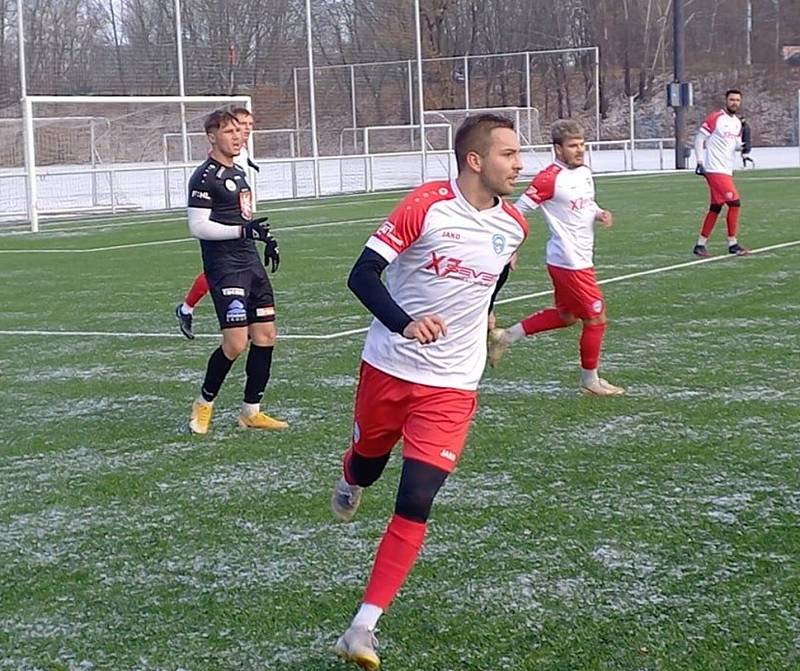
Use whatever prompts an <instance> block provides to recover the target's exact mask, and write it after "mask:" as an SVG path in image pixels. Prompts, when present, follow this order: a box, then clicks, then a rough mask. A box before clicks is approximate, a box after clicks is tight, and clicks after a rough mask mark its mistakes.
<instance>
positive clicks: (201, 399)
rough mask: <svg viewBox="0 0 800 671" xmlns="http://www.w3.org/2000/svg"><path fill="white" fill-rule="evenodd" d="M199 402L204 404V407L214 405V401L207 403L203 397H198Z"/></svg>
mask: <svg viewBox="0 0 800 671" xmlns="http://www.w3.org/2000/svg"><path fill="white" fill-rule="evenodd" d="M197 402H198V403H202V404H203V405H214V401H206V399H204V398H203V397H202V396H198V397H197Z"/></svg>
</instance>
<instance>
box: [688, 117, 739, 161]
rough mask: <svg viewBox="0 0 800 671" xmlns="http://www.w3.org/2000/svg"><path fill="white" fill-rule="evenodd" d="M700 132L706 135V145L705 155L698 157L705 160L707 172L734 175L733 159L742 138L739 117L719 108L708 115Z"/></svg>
mask: <svg viewBox="0 0 800 671" xmlns="http://www.w3.org/2000/svg"><path fill="white" fill-rule="evenodd" d="M699 132H700V134H701V135H703V136H705V141H706V147H705V152H704V156H703V157H702V158H701V157H699V156H698V157H696V158H697V159H698V160H701V161H702V162H703V166H704V167H705V169H706V172H720V173H723V174H725V175H732V174H733V161H734V158H735V156H736V150H737V149H738V148H739V147H740V146H741V138H742V122H741V120H740V119H739V117H737V116H736V115H735V114H728V113H727V112H726V111H725V110H723V109H719V110H717V111H716V112H712V113H711V114H709V115H708V116H707V117H706V120H705V121H704V122H703V125H702V126H700V131H699Z"/></svg>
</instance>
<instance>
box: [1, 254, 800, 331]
mask: <svg viewBox="0 0 800 671" xmlns="http://www.w3.org/2000/svg"><path fill="white" fill-rule="evenodd" d="M795 245H800V240H793V241H792V242H780V243H778V244H775V245H768V246H767V247H759V248H758V249H753V250H750V254H751V255H753V254H761V253H763V252H769V251H772V250H774V249H783V248H785V247H793V246H795ZM733 258H736V257H733V256H730V255H724V256H712V257H711V258H710V259H697V260H696V261H686V262H685V263H675V264H673V265H671V266H661V267H660V268H651V269H650V270H641V271H638V272H635V273H627V274H625V275H617V276H616V277H608V278H606V279H604V280H598V282H597V283H598V284H611V283H613V282H622V281H623V280H630V279H633V278H636V277H644V276H646V275H657V274H659V273H666V272H669V271H670V270H679V269H680V268H689V267H691V266H698V265H700V264H702V263H714V262H715V261H721V260H723V259H733ZM552 293H553V290H552V289H548V290H546V291H537V292H534V293H532V294H523V295H522V296H514V297H513V298H504V299H503V300H501V301H497V303H496V304H497V305H507V304H508V303H516V302H518V301H523V300H527V299H528V298H539V297H541V296H549V295H550V294H552ZM368 329H369V327H366V326H365V327H362V328H357V329H349V330H347V331H337V332H336V333H328V334H322V335H316V334H310V333H309V334H306V333H297V334H281V335H280V336H279V337H280V338H281V339H283V340H335V339H336V338H344V337H346V336H351V335H356V334H358V333H365V332H366V331H367V330H368ZM0 335H6V336H71V337H76V336H77V337H81V336H85V337H91V336H97V337H103V338H183V336H182V335H181V334H180V333H177V332H175V333H134V332H128V333H124V332H123V333H119V332H116V333H114V332H111V331H41V330H33V331H23V330H0ZM219 337H220V336H219V333H198V334H196V335H195V338H219Z"/></svg>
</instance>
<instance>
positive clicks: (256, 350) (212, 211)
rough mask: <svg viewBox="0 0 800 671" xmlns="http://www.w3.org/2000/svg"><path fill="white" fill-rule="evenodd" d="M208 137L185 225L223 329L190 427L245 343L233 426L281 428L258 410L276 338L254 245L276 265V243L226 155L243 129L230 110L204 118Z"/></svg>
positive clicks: (204, 427)
mask: <svg viewBox="0 0 800 671" xmlns="http://www.w3.org/2000/svg"><path fill="white" fill-rule="evenodd" d="M205 131H206V135H207V136H208V141H209V142H210V143H211V151H210V152H209V155H208V159H207V160H206V161H205V162H204V163H203V164H202V165H201V166H200V167H199V168H197V170H195V171H194V174H193V175H192V178H191V179H190V180H189V207H188V215H189V231H190V232H191V234H192V236H193V237H195V238H197V239H199V240H200V249H201V250H202V253H203V270H204V271H205V274H206V277H207V278H208V284H209V287H210V290H211V296H212V298H213V300H214V308H215V309H216V312H217V319H218V320H219V325H220V328H221V329H222V345H220V347H218V348H217V349H216V350H214V353H213V354H212V355H211V357H210V358H209V360H208V367H207V369H206V377H205V380H204V381H203V386H202V388H201V389H200V397H199V398H198V399H197V400H196V401H195V402H194V404H193V405H192V416H191V418H190V420H189V428H190V430H191V431H192V432H193V433H200V434H204V433H207V432H208V427H209V424H210V423H211V415H212V413H213V410H214V398H215V397H216V396H217V394H218V393H219V390H220V387H221V386H222V383H223V382H224V381H225V376H226V375H227V374H228V371H229V370H230V368H231V366H232V365H233V362H234V361H235V360H236V359H237V357H238V356H239V355H240V354H241V353H242V352H244V350H245V349H246V348H247V341H248V338H249V340H250V351H249V352H248V354H247V365H246V371H247V382H246V384H245V389H244V404H243V405H242V411H241V412H240V413H239V426H241V427H243V428H253V429H285V428H287V427H288V424H287V423H286V422H284V421H281V420H278V419H275V418H273V417H270V416H269V415H267V414H265V413H263V412H261V407H260V403H261V397H262V396H263V395H264V389H265V388H266V386H267V381H268V380H269V374H270V368H271V366H272V350H273V347H274V345H275V339H276V337H277V330H276V328H275V301H274V298H273V295H272V285H271V284H270V281H269V278H268V277H267V271H266V269H265V268H264V264H263V263H262V262H261V258H260V256H259V253H258V251H257V249H256V242H262V243H264V244H265V245H266V249H265V260H267V261H269V262H271V264H272V272H275V271H276V270H277V269H278V264H279V263H280V255H279V252H278V244H277V241H276V240H275V238H274V237H273V236H272V234H271V233H270V232H269V225H268V224H267V223H266V217H262V218H260V219H253V201H252V192H251V190H250V186H249V185H248V184H247V179H246V178H245V173H244V172H243V171H242V170H241V168H239V167H238V166H236V165H235V164H234V162H233V159H234V157H235V156H236V155H237V154H238V153H239V151H240V150H241V147H242V131H241V129H240V127H239V122H238V121H237V120H236V117H235V116H233V115H232V114H230V113H229V112H224V111H217V112H212V113H211V114H210V115H209V116H208V118H206V121H205Z"/></svg>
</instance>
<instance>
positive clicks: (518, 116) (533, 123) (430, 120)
mask: <svg viewBox="0 0 800 671" xmlns="http://www.w3.org/2000/svg"><path fill="white" fill-rule="evenodd" d="M475 114H497V115H498V116H503V117H506V118H507V119H510V120H511V121H513V122H514V128H515V129H516V131H517V134H518V135H519V138H520V142H521V144H522V145H524V146H527V145H533V144H539V143H541V141H542V139H541V135H542V134H541V132H540V130H539V111H538V110H537V109H536V108H535V107H476V108H470V109H437V110H425V123H426V124H436V123H442V122H444V123H449V124H450V125H451V126H453V129H454V132H455V129H457V128H458V127H459V126H460V125H461V124H462V123H463V121H464V119H466V118H467V117H468V116H472V115H475Z"/></svg>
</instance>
